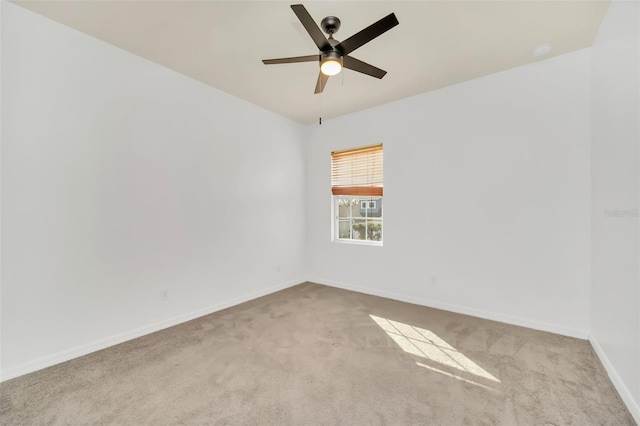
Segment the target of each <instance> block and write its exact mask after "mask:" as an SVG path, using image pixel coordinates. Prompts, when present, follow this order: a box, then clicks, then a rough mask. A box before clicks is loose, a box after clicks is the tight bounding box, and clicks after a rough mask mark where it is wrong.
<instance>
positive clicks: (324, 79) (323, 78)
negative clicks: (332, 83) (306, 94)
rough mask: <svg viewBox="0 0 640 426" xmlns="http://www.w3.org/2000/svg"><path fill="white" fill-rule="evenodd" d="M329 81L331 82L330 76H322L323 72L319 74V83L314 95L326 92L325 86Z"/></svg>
mask: <svg viewBox="0 0 640 426" xmlns="http://www.w3.org/2000/svg"><path fill="white" fill-rule="evenodd" d="M328 80H329V76H328V75H324V74H322V72H320V73H319V74H318V81H317V82H316V91H315V92H313V94H314V95H317V94H318V93H322V91H323V90H324V86H325V85H326V84H327V81H328Z"/></svg>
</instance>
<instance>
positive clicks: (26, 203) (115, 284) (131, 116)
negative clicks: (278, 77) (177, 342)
mask: <svg viewBox="0 0 640 426" xmlns="http://www.w3.org/2000/svg"><path fill="white" fill-rule="evenodd" d="M2 7H3V12H2V31H3V40H2V41H3V46H2V48H3V49H2V66H3V70H2V71H3V73H2V88H3V92H2V110H3V125H4V126H3V128H2V207H3V211H2V252H3V259H2V260H3V265H2V266H3V268H2V306H1V323H2V325H1V332H2V336H1V337H2V359H1V362H2V364H1V367H2V378H3V379H7V378H10V377H13V376H15V375H18V374H21V373H25V372H28V371H31V370H34V369H37V368H40V367H43V366H46V365H50V364H52V363H55V362H59V361H62V360H64V359H68V358H71V357H73V356H77V355H79V354H82V353H85V352H89V351H91V350H95V349H99V348H100V347H104V346H107V345H109V344H113V343H115V342H118V341H122V340H125V339H127V338H131V337H135V336H137V335H140V334H144V333H146V332H149V331H152V330H155V329H157V328H161V327H164V326H167V325H171V324H173V323H176V322H179V321H183V320H186V319H189V318H192V317H195V316H199V315H202V314H204V313H207V312H210V311H212V310H216V309H219V308H221V307H224V306H227V305H229V304H233V303H236V302H238V301H240V300H244V299H247V298H253V297H256V296H258V295H261V294H264V293H266V292H269V291H274V290H276V289H279V288H282V287H284V286H288V285H291V284H292V283H297V282H300V281H301V279H302V278H303V267H304V250H305V236H304V229H305V227H304V222H305V212H304V210H303V208H302V206H304V204H305V194H304V190H305V173H304V162H305V154H304V152H305V149H306V148H305V146H304V144H303V143H301V139H302V137H301V132H302V131H304V128H303V127H301V126H299V125H297V124H295V123H293V122H292V121H289V120H288V119H285V118H282V117H280V116H277V115H275V114H272V113H270V112H267V111H265V110H262V109H260V108H258V107H256V106H253V105H251V104H248V103H246V102H244V101H241V100H239V99H237V98H235V97H232V96H229V95H227V94H225V93H222V92H220V91H218V90H215V89H212V88H210V87H208V86H205V85H203V84H201V83H198V82H196V81H194V80H191V79H189V78H187V77H184V76H182V75H179V74H177V73H175V72H173V71H170V70H167V69H165V68H162V67H160V66H158V65H156V64H154V63H151V62H148V61H146V60H144V59H141V58H140V57H137V56H134V55H132V54H130V53H128V52H125V51H123V50H120V49H118V48H115V47H113V46H111V45H108V44H106V43H103V42H101V41H98V40H96V39H93V38H91V37H89V36H86V35H84V34H82V33H79V32H77V31H75V30H71V29H69V28H67V27H64V26H62V25H60V24H58V23H54V22H52V21H49V20H47V19H45V18H43V17H41V16H39V15H36V14H33V13H32V12H29V11H27V10H24V9H22V8H20V7H18V6H15V5H13V4H11V3H8V2H4V1H3V2H2ZM241 156H243V158H242V159H240V157H241ZM277 265H281V266H282V268H281V272H278V271H277ZM163 290H166V291H167V292H168V300H167V301H161V300H160V299H161V297H160V296H161V291H163Z"/></svg>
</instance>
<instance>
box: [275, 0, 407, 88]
mask: <svg viewBox="0 0 640 426" xmlns="http://www.w3.org/2000/svg"><path fill="white" fill-rule="evenodd" d="M291 9H293V12H294V13H295V14H296V15H297V16H298V19H300V22H301V23H302V25H303V26H304V28H305V29H306V30H307V32H308V33H309V35H310V36H311V39H313V42H314V43H315V44H316V46H318V49H320V53H318V54H316V55H307V56H296V57H293V58H279V59H263V60H262V62H263V63H264V64H265V65H273V64H290V63H294V62H313V61H318V62H319V64H320V72H319V74H318V81H317V82H316V90H315V92H314V93H316V94H317V93H322V91H323V90H324V86H325V85H326V84H327V81H328V80H329V76H332V75H336V74H338V73H339V72H340V70H341V69H342V67H344V68H348V69H350V70H353V71H357V72H360V73H363V74H367V75H370V76H372V77H375V78H382V77H384V75H385V74H386V73H387V72H386V71H384V70H381V69H380V68H376V67H374V66H373V65H369V64H367V63H366V62H362V61H360V60H358V59H356V58H354V57H353V56H349V54H350V53H351V52H353V51H354V50H356V49H357V48H359V47H360V46H362V45H364V44H365V43H368V42H370V41H371V40H373V39H374V38H376V37H378V36H379V35H381V34H383V33H385V32H387V31H389V30H390V29H391V28H393V27H395V26H396V25H398V20H397V19H396V15H395V14H393V13H391V14H389V15H387V16H385V17H384V18H382V19H380V20H379V21H378V22H376V23H374V24H372V25H369V26H368V27H367V28H365V29H364V30H362V31H360V32H359V33H356V34H354V35H352V36H351V37H349V38H348V39H346V40H344V41H342V42H340V41H338V40H336V39H334V38H333V35H334V34H335V33H336V32H337V31H338V29H340V19H338V18H337V17H335V16H327V17H326V18H324V19H323V20H322V22H321V23H320V25H321V26H322V29H323V30H324V32H325V33H327V34H329V38H327V37H325V35H324V34H322V31H320V28H319V27H318V25H317V24H316V23H315V22H314V20H313V18H312V17H311V15H309V12H307V9H305V7H304V6H303V5H301V4H293V5H291Z"/></svg>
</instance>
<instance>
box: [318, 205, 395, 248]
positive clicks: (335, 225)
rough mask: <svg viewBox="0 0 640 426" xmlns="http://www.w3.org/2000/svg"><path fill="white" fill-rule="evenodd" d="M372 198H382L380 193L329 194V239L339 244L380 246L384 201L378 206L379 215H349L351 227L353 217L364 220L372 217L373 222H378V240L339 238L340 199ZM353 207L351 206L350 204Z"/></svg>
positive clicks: (382, 234) (382, 237)
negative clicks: (358, 216)
mask: <svg viewBox="0 0 640 426" xmlns="http://www.w3.org/2000/svg"><path fill="white" fill-rule="evenodd" d="M365 198H366V199H369V200H370V199H372V198H375V199H376V200H382V199H383V196H381V195H374V196H362V195H332V196H331V199H332V200H331V218H332V219H331V241H332V242H334V243H340V244H355V245H363V246H374V247H382V246H383V245H384V244H383V243H384V202H382V203H381V204H382V205H381V206H380V217H377V216H372V217H368V216H365V217H364V218H354V217H353V216H349V219H350V220H351V222H352V224H351V227H353V220H354V219H364V220H366V221H370V220H371V219H373V221H375V222H378V221H379V222H380V223H381V225H382V226H381V228H382V229H381V230H380V241H376V240H358V239H354V238H340V222H341V221H340V217H339V216H340V214H339V208H340V206H339V203H340V200H341V199H358V200H363V199H365ZM352 208H353V206H352ZM351 237H353V235H351Z"/></svg>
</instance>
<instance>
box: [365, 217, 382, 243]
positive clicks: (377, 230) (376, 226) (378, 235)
mask: <svg viewBox="0 0 640 426" xmlns="http://www.w3.org/2000/svg"><path fill="white" fill-rule="evenodd" d="M367 240H371V241H382V221H381V220H369V221H368V223H367Z"/></svg>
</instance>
